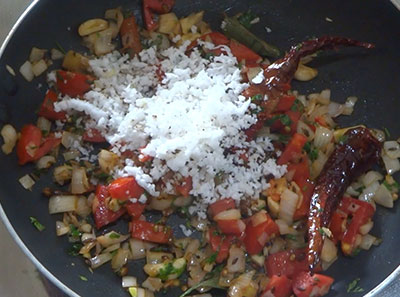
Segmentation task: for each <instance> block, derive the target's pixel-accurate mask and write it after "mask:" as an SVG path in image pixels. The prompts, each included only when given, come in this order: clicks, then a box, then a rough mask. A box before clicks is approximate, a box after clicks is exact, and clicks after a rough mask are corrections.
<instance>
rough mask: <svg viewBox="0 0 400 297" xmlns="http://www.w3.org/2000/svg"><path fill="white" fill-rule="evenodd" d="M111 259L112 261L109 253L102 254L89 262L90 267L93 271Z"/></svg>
mask: <svg viewBox="0 0 400 297" xmlns="http://www.w3.org/2000/svg"><path fill="white" fill-rule="evenodd" d="M111 259H112V255H111V253H104V254H100V255H97V256H95V257H93V258H91V259H90V260H89V261H90V267H91V268H93V269H95V268H97V267H100V266H101V265H103V264H104V263H107V262H108V261H110V260H111Z"/></svg>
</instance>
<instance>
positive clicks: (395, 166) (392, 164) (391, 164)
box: [382, 154, 400, 175]
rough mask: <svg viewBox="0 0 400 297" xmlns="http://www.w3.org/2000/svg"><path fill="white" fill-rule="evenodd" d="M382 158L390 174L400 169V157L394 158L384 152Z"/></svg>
mask: <svg viewBox="0 0 400 297" xmlns="http://www.w3.org/2000/svg"><path fill="white" fill-rule="evenodd" d="M382 160H383V163H384V164H385V168H386V172H387V173H388V174H390V175H393V174H394V173H395V172H397V171H399V170H400V161H399V159H392V158H390V157H389V156H387V155H386V154H382Z"/></svg>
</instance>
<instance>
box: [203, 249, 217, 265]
mask: <svg viewBox="0 0 400 297" xmlns="http://www.w3.org/2000/svg"><path fill="white" fill-rule="evenodd" d="M217 256H218V252H215V253H214V254H212V255H211V256H210V257H208V258H207V259H205V260H204V262H205V263H207V264H212V263H214V262H215V260H217Z"/></svg>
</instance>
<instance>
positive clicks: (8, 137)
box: [0, 124, 18, 155]
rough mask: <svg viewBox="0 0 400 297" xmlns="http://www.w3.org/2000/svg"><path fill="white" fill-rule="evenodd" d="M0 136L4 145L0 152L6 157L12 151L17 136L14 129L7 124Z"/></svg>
mask: <svg viewBox="0 0 400 297" xmlns="http://www.w3.org/2000/svg"><path fill="white" fill-rule="evenodd" d="M0 134H1V136H2V137H3V141H4V144H3V145H2V146H1V150H2V151H3V153H5V154H6V155H8V154H10V153H11V152H12V150H13V149H14V147H15V145H16V143H17V140H18V134H17V131H16V130H15V128H14V127H13V126H11V125H9V124H7V125H4V126H3V128H2V129H1V132H0Z"/></svg>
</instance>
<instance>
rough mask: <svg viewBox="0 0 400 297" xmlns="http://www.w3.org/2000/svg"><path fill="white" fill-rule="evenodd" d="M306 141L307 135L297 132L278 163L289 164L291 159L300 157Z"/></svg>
mask: <svg viewBox="0 0 400 297" xmlns="http://www.w3.org/2000/svg"><path fill="white" fill-rule="evenodd" d="M306 142H307V137H305V136H304V135H303V134H300V133H295V134H294V135H293V137H292V139H291V140H290V142H289V144H288V145H287V147H286V148H285V150H284V151H283V153H282V155H281V156H280V157H279V159H278V162H277V163H278V164H279V165H283V164H287V163H288V162H289V161H292V160H293V159H295V158H297V157H299V156H300V155H301V151H302V150H303V147H304V145H305V144H306Z"/></svg>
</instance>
